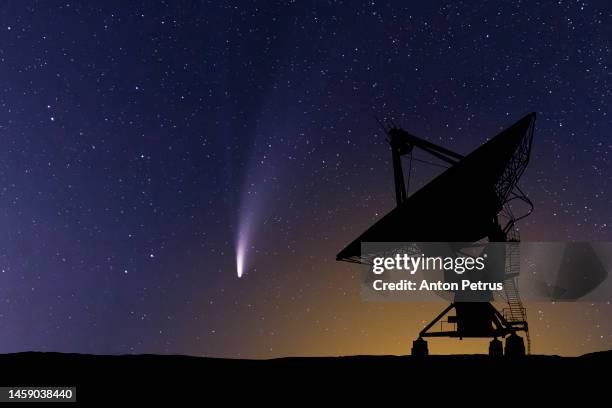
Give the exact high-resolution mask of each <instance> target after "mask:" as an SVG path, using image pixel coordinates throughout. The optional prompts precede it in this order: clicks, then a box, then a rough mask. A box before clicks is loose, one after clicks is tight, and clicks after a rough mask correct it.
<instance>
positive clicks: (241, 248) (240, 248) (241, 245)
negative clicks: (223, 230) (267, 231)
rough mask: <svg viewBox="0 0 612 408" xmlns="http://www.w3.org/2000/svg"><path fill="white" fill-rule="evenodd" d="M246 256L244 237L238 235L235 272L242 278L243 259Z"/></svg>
mask: <svg viewBox="0 0 612 408" xmlns="http://www.w3.org/2000/svg"><path fill="white" fill-rule="evenodd" d="M245 258H246V239H242V238H241V237H238V242H237V243H236V273H237V274H238V277H239V278H242V274H243V273H244V260H245Z"/></svg>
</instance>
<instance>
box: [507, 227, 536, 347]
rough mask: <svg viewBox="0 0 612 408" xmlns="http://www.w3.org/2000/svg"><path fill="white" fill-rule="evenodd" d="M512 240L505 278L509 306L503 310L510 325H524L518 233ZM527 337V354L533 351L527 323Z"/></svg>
mask: <svg viewBox="0 0 612 408" xmlns="http://www.w3.org/2000/svg"><path fill="white" fill-rule="evenodd" d="M512 235H513V236H512V237H510V241H509V242H508V244H507V245H506V249H507V252H506V278H505V279H504V294H505V295H506V302H507V303H508V308H506V309H504V310H503V316H504V318H505V319H506V320H507V321H508V323H509V324H510V325H514V326H518V325H519V324H520V325H521V326H523V324H525V322H527V309H525V307H523V302H522V301H521V297H520V295H519V290H518V286H517V277H518V274H519V272H520V253H519V242H518V233H515V234H512ZM525 338H526V340H527V354H530V353H531V339H530V338H529V330H527V327H526V325H525Z"/></svg>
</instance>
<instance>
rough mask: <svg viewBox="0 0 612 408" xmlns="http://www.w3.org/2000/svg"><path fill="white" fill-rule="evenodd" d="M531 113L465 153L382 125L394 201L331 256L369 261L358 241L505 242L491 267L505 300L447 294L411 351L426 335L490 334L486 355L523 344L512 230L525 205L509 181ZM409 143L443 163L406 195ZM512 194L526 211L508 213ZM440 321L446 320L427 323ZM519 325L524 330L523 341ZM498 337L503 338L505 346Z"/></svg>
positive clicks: (525, 144) (423, 346) (422, 348)
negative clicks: (499, 260) (501, 303)
mask: <svg viewBox="0 0 612 408" xmlns="http://www.w3.org/2000/svg"><path fill="white" fill-rule="evenodd" d="M535 119H536V114H535V113H530V114H528V115H526V116H525V117H523V118H522V119H520V120H519V121H518V122H516V123H514V124H513V125H512V126H510V127H508V128H507V129H505V130H503V131H502V132H501V133H499V134H498V135H497V136H495V137H494V138H493V139H491V140H489V141H488V142H486V143H484V144H483V145H481V146H480V147H479V148H477V149H476V150H474V151H473V152H472V153H470V154H468V155H467V156H463V155H461V154H458V153H455V152H453V151H451V150H449V149H446V148H444V147H441V146H438V145H436V144H434V143H431V142H428V141H426V140H424V139H422V138H419V137H417V136H414V135H412V134H410V133H409V132H407V131H405V130H403V129H401V128H398V127H396V126H392V127H389V128H387V129H385V130H386V132H387V135H388V137H389V145H390V146H391V154H392V163H393V173H394V182H395V197H396V207H395V208H394V209H393V210H391V211H390V212H389V213H388V214H386V215H385V216H383V217H382V218H381V219H380V220H379V221H378V222H376V223H375V224H374V225H372V226H371V227H370V228H368V229H367V230H366V231H365V232H364V233H362V234H361V235H359V236H358V237H357V238H356V239H355V240H353V241H352V242H351V243H350V244H348V245H347V246H346V247H345V248H344V249H343V250H342V251H340V252H339V253H338V255H337V256H336V259H337V260H339V261H348V262H356V263H369V260H370V259H371V258H372V257H373V256H375V255H376V254H363V253H361V244H362V243H370V242H451V243H455V242H463V243H477V242H507V243H511V244H510V245H506V246H505V248H506V250H505V265H504V266H503V269H504V270H503V271H499V272H498V273H499V274H501V276H502V278H501V279H502V280H503V283H504V292H505V301H506V303H507V307H505V308H504V309H502V310H501V311H500V310H498V309H497V308H496V307H495V306H493V304H492V303H491V302H490V301H487V302H466V301H462V300H461V299H458V298H457V297H455V298H454V300H453V302H452V303H450V305H449V306H448V307H446V308H445V309H444V310H442V312H441V313H440V314H439V315H438V316H437V317H436V318H435V319H434V320H432V321H431V323H429V324H427V325H426V326H425V327H424V328H423V330H421V332H420V333H419V336H418V338H417V339H416V340H415V341H414V342H413V346H412V354H413V355H415V356H423V355H427V354H428V353H429V350H428V345H427V341H425V338H428V337H454V338H459V339H462V338H470V337H476V338H477V337H481V338H491V339H492V340H491V343H490V346H489V354H491V355H501V354H506V355H523V354H525V352H526V349H527V352H529V348H530V341H529V329H528V325H527V314H526V310H525V308H524V307H523V304H522V302H521V299H520V296H519V293H518V285H517V281H516V280H517V276H518V272H519V256H518V242H519V235H518V231H517V230H516V228H515V227H516V222H517V221H518V220H519V219H521V218H523V217H525V216H527V215H529V214H530V213H531V211H532V210H533V204H532V203H531V201H530V200H529V198H528V197H527V196H526V195H525V194H524V193H523V192H522V191H521V189H520V188H519V187H518V185H517V183H518V181H519V179H520V177H521V176H522V174H523V172H524V170H525V168H526V167H527V164H528V162H529V156H530V152H531V144H532V139H533V131H534V126H535ZM415 148H418V149H420V150H421V151H423V152H426V153H428V154H430V155H432V156H433V157H435V158H436V159H438V160H441V161H443V162H445V163H446V164H447V165H448V166H449V168H448V169H447V170H445V171H444V172H443V173H441V174H440V175H439V176H437V177H436V178H434V179H433V180H432V181H431V182H429V183H428V184H426V185H425V186H423V187H422V188H421V189H419V190H418V191H416V192H415V193H413V194H412V195H410V196H408V192H407V190H406V182H405V179H404V172H403V168H402V157H403V156H407V155H410V157H411V156H412V153H413V151H414V149H415ZM513 201H515V202H522V203H523V204H525V206H526V207H527V211H526V213H525V214H523V215H522V216H520V217H515V216H514V215H513V213H512V211H511V208H510V203H511V202H513ZM512 243H515V244H512ZM453 312H454V314H452V313H453ZM445 317H446V320H443V319H444V318H445ZM437 323H440V325H439V326H438V325H437ZM444 324H446V326H450V328H449V329H442V328H441V329H440V330H437V331H436V330H433V329H434V326H435V327H443V326H444ZM519 332H522V333H524V336H525V339H526V340H527V347H525V341H524V339H523V337H521V336H519V335H518V333H519ZM499 339H505V347H504V346H503V345H502V341H501V340H499Z"/></svg>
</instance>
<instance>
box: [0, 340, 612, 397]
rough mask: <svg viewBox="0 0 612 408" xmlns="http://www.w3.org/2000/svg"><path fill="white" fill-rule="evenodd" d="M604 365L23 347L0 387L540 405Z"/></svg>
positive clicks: (7, 360) (586, 383) (584, 383)
mask: <svg viewBox="0 0 612 408" xmlns="http://www.w3.org/2000/svg"><path fill="white" fill-rule="evenodd" d="M611 363H612V351H604V352H598V353H591V354H586V355H584V356H581V357H559V356H542V355H532V356H527V357H525V358H524V359H522V360H519V361H515V360H507V359H504V358H499V359H492V358H490V357H488V356H485V355H454V356H429V357H427V358H426V359H420V360H419V359H413V358H412V357H409V356H350V357H291V358H279V359H272V360H234V359H216V358H200V357H189V356H179V355H176V356H173V355H123V356H106V355H85V354H62V353H38V352H28V353H17V354H5V355H0V385H2V386H27V385H44V386H51V385H57V386H76V387H77V399H78V401H79V402H83V401H94V400H98V401H117V402H118V401H119V399H122V398H129V399H133V400H149V401H150V400H157V399H162V398H163V399H168V398H169V399H175V398H176V399H182V400H184V399H185V398H190V399H194V400H195V401H212V400H214V399H215V398H223V401H225V402H226V403H230V402H238V401H244V402H250V403H254V402H256V401H262V400H263V401H266V402H272V401H275V400H276V401H281V402H282V401H284V402H289V401H291V399H286V395H293V397H292V398H297V399H298V400H299V401H302V402H304V401H308V400H310V401H313V402H316V401H319V402H322V401H328V402H329V401H330V398H334V399H336V400H337V401H344V402H348V401H350V400H357V401H360V402H364V401H366V400H372V401H379V402H380V401H381V399H385V398H395V397H398V398H400V399H406V400H411V399H412V398H416V397H426V398H428V399H430V398H433V399H434V400H436V401H441V400H453V399H455V398H466V397H470V396H471V395H472V394H474V393H476V395H478V396H479V398H485V397H486V396H487V395H488V396H489V397H488V398H490V397H493V398H502V396H504V395H509V394H508V393H511V395H513V396H514V395H517V393H518V394H520V395H522V396H524V395H526V394H525V393H532V392H536V393H539V396H541V397H544V396H546V399H547V400H549V401H550V399H551V398H552V399H553V400H554V399H562V400H563V399H564V398H565V397H564V395H565V394H566V393H568V394H567V395H568V397H569V396H570V395H574V393H575V392H576V391H577V390H580V393H581V395H583V396H584V395H590V394H594V393H597V392H605V391H607V387H608V386H607V385H605V388H602V383H603V381H605V378H607V375H606V374H605V373H607V372H608V370H609V369H610V367H611ZM589 390H591V391H590V392H589ZM528 391H529V392H528ZM536 395H537V394H536ZM470 398H471V397H470ZM503 398H510V397H508V396H506V397H503ZM512 398H514V397H512ZM485 400H486V399H483V401H485ZM294 402H297V400H296V401H294Z"/></svg>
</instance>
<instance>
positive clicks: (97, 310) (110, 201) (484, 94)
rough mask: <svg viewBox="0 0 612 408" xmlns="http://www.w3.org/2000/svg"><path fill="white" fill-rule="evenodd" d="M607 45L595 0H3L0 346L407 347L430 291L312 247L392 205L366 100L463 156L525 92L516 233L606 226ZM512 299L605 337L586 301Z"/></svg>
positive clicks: (543, 340) (604, 321)
mask: <svg viewBox="0 0 612 408" xmlns="http://www.w3.org/2000/svg"><path fill="white" fill-rule="evenodd" d="M611 50H612V7H611V6H610V5H609V2H607V1H599V2H596V1H556V2H540V1H533V2H527V1H505V2H497V1H474V2H464V1H453V2H437V1H431V2H405V1H396V2H378V1H368V2H363V1H320V2H312V1H291V2H276V1H269V2H264V1H246V0H245V1H233V2H225V1H214V2H213V1H211V2H204V1H162V2H154V1H133V2H129V3H128V2H120V1H104V2H99V1H96V2H94V1H87V2H74V3H73V2H70V1H63V2H59V1H58V2H51V1H25V0H23V1H5V2H2V4H1V5H0V143H1V145H2V149H0V226H1V228H0V267H1V269H0V331H1V333H2V335H1V336H0V352H5V353H6V352H16V351H25V350H42V351H64V352H82V353H103V354H118V353H180V354H191V355H202V356H219V357H253V358H268V357H278V356H286V355H346V354H405V353H408V352H409V348H410V345H411V342H412V340H413V339H414V338H415V336H416V334H417V333H418V331H419V330H420V328H421V327H422V326H423V324H424V323H426V322H427V321H429V320H430V319H431V318H432V317H433V316H434V315H435V314H437V312H438V311H439V309H440V308H441V307H443V306H444V305H443V304H434V303H426V304H425V303H423V304H420V303H414V302H408V303H364V302H362V301H361V298H360V296H359V279H360V275H359V273H360V270H359V268H358V267H356V266H354V265H350V264H346V263H339V262H336V261H335V255H336V253H337V252H338V251H339V250H340V249H341V248H343V247H344V245H345V244H347V243H348V242H349V241H350V240H352V239H353V238H354V237H356V236H357V235H358V234H359V233H361V232H362V231H363V230H364V229H365V228H366V227H368V226H369V225H370V224H372V223H373V222H375V221H376V220H377V219H379V218H380V217H381V216H382V215H384V214H385V213H386V212H387V211H389V210H390V209H391V208H393V206H394V196H393V181H392V170H391V163H390V152H389V149H388V146H387V145H386V142H385V137H384V133H383V132H382V131H381V129H380V127H379V125H378V124H377V122H376V120H375V117H379V118H387V119H393V121H394V122H395V123H397V124H399V125H402V126H403V127H405V128H406V129H409V130H410V131H411V132H413V133H415V134H416V135H419V136H421V137H424V138H426V139H428V140H431V141H433V142H435V143H438V144H441V145H443V146H446V147H449V148H451V149H453V150H455V151H457V152H460V153H463V154H465V153H468V152H469V151H471V150H473V149H474V148H476V147H477V146H479V145H480V144H481V143H483V142H484V141H486V140H487V139H488V138H490V137H492V136H494V135H495V134H496V133H497V132H498V131H499V130H500V129H502V128H503V127H506V126H508V125H510V124H511V123H513V122H514V121H516V120H518V119H519V118H520V117H522V116H523V115H524V114H526V113H528V112H530V111H537V112H538V121H537V123H536V131H535V137H534V146H533V151H532V161H531V163H530V165H529V167H528V169H527V171H526V173H525V175H524V177H523V179H522V182H521V186H522V187H523V189H524V191H525V192H526V193H527V194H528V195H529V196H530V197H531V199H532V200H533V202H534V204H535V211H534V213H533V215H532V216H531V217H529V218H528V219H526V220H524V221H522V222H521V224H520V229H521V237H522V239H523V240H594V241H609V240H610V241H612V220H611V219H610V216H611V215H612V192H611V190H610V187H611V186H612V177H611V175H612V134H611V132H612V115H611V112H610V106H612V104H611V102H612V67H611V66H610V64H611V63H612V53H611ZM430 172H431V170H430V169H428V168H427V166H415V169H414V172H413V180H412V184H411V187H410V188H411V192H412V191H414V189H416V188H418V187H419V186H420V185H422V184H423V183H424V182H426V181H427V179H428V175H430ZM237 242H242V243H243V248H244V251H245V253H246V256H245V268H244V275H243V277H242V278H240V279H239V278H238V277H237V272H236V247H237ZM527 307H528V313H529V319H530V327H531V331H532V347H533V348H532V351H533V352H536V353H559V354H567V355H576V354H581V353H584V352H589V351H595V350H602V349H609V348H612V319H611V317H612V306H611V305H610V304H609V302H608V303H598V304H585V303H575V304H557V305H551V304H533V305H527ZM430 350H431V352H432V353H453V352H485V351H486V340H485V341H484V343H483V342H482V341H467V340H465V341H463V342H459V341H446V340H439V341H432V344H431V345H430Z"/></svg>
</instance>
